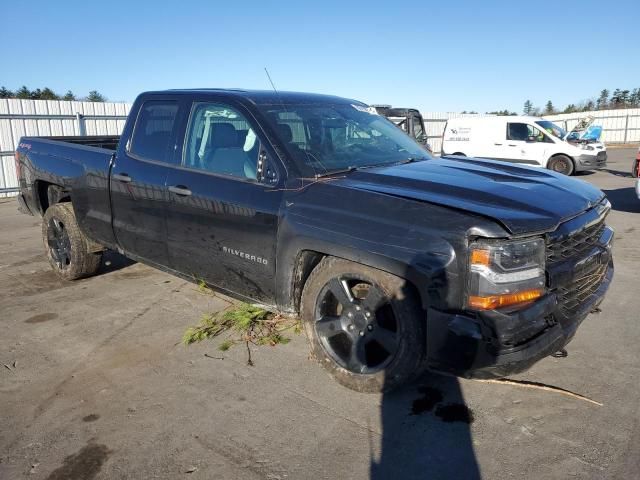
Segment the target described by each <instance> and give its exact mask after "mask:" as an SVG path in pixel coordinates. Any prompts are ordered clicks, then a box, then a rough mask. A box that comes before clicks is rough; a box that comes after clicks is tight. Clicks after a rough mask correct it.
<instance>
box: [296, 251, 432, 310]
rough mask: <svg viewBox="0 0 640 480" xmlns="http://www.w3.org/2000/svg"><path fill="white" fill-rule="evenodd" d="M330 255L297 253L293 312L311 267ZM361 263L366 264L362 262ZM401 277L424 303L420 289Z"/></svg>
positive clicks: (297, 307) (307, 252) (298, 307)
mask: <svg viewBox="0 0 640 480" xmlns="http://www.w3.org/2000/svg"><path fill="white" fill-rule="evenodd" d="M331 256H333V255H328V254H326V253H322V252H316V251H313V250H303V251H302V252H300V253H299V254H298V258H297V259H296V263H295V270H294V272H293V276H292V279H293V288H292V290H291V291H292V294H293V308H294V311H295V312H299V311H300V302H301V300H302V291H303V290H304V286H305V284H306V283H307V280H308V279H309V275H311V272H312V271H313V269H314V268H316V267H317V266H318V264H319V263H320V262H321V261H322V259H324V258H325V257H331ZM338 258H341V257H338ZM345 260H349V259H345ZM349 261H350V262H353V260H349ZM353 263H360V262H353ZM361 265H366V264H364V263H362V264H361ZM367 266H368V267H371V268H376V267H373V266H371V265H367ZM379 270H380V269H379ZM402 278H403V279H404V280H405V282H406V285H407V287H408V288H409V290H410V291H411V293H412V294H414V295H415V296H416V298H417V299H418V301H419V302H420V304H421V305H424V303H423V302H422V300H423V299H422V295H421V294H420V289H419V288H418V287H417V286H416V285H415V284H414V283H413V282H412V281H411V280H409V279H408V278H406V277H405V276H403V277H402Z"/></svg>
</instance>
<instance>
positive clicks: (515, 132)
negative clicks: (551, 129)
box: [507, 123, 553, 143]
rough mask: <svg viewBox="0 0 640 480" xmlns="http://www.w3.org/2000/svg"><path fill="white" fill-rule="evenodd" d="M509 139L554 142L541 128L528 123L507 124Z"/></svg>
mask: <svg viewBox="0 0 640 480" xmlns="http://www.w3.org/2000/svg"><path fill="white" fill-rule="evenodd" d="M507 140H518V141H522V142H526V141H529V142H543V143H553V141H552V140H551V139H550V138H549V137H547V135H545V134H544V133H542V131H541V130H540V129H538V128H536V127H534V126H532V125H529V124H528V123H509V124H507Z"/></svg>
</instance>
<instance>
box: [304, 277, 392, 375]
mask: <svg viewBox="0 0 640 480" xmlns="http://www.w3.org/2000/svg"><path fill="white" fill-rule="evenodd" d="M314 329H315V332H316V335H317V337H318V338H319V340H320V344H321V346H322V348H323V349H324V351H325V352H326V353H327V355H329V357H331V358H332V359H333V360H334V361H335V362H336V363H337V364H338V365H340V366H341V367H342V368H345V369H346V370H349V371H350V372H353V373H358V374H373V373H376V372H379V371H381V370H384V369H385V368H386V367H387V366H388V365H389V364H390V363H391V362H392V361H393V359H394V358H395V356H396V353H397V351H398V348H399V343H400V342H399V340H400V332H399V323H398V321H397V318H396V315H395V312H394V310H393V308H392V305H391V302H390V300H389V298H388V297H387V295H386V294H385V293H384V292H383V290H382V289H381V288H380V287H379V286H377V285H375V284H374V283H372V282H369V281H367V280H365V279H362V278H358V277H357V276H342V277H337V278H333V279H331V280H330V281H329V282H328V283H327V284H326V285H325V286H324V287H323V288H322V290H321V291H320V295H319V296H318V300H317V302H316V308H315V322H314Z"/></svg>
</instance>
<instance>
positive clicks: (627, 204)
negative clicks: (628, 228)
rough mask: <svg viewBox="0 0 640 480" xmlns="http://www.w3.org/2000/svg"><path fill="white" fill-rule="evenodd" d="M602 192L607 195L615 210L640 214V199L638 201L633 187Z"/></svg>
mask: <svg viewBox="0 0 640 480" xmlns="http://www.w3.org/2000/svg"><path fill="white" fill-rule="evenodd" d="M602 191H603V192H604V193H605V194H606V195H607V198H608V199H609V201H610V202H611V208H612V209H613V210H617V211H618V212H630V213H640V199H638V197H637V195H636V191H635V188H634V187H633V186H631V187H625V188H616V189H613V190H602Z"/></svg>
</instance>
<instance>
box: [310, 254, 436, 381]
mask: <svg viewBox="0 0 640 480" xmlns="http://www.w3.org/2000/svg"><path fill="white" fill-rule="evenodd" d="M416 297H417V295H415V294H414V293H413V290H412V289H411V288H410V286H409V285H408V284H407V283H406V281H405V280H403V279H402V278H399V277H396V276H394V275H391V274H389V273H386V272H382V271H380V270H376V269H373V268H370V267H367V266H364V265H360V264H357V263H353V262H350V261H347V260H343V259H339V258H334V257H327V258H325V259H323V260H322V261H321V262H320V263H319V264H318V266H317V267H316V268H315V269H314V270H313V271H312V272H311V275H310V276H309V278H308V280H307V282H306V283H305V286H304V290H303V293H302V302H301V308H300V313H301V317H302V323H303V325H304V329H305V332H306V334H307V337H308V338H309V343H310V344H311V352H312V354H313V356H314V357H315V358H316V360H317V361H318V362H319V363H320V364H321V365H322V366H323V367H324V368H325V369H326V370H327V371H328V372H329V374H330V375H331V376H332V377H333V378H334V379H335V380H336V381H338V382H339V383H340V384H342V385H344V386H345V387H347V388H350V389H352V390H356V391H358V392H369V393H374V392H384V391H389V390H392V389H394V388H396V387H398V386H400V385H402V384H403V383H404V382H406V381H407V380H408V379H409V378H411V377H412V375H413V374H414V373H415V372H416V370H417V369H418V367H419V366H420V365H421V363H422V359H423V356H424V353H425V330H424V328H425V322H426V317H425V316H424V315H423V310H422V308H421V307H420V303H419V301H418V299H417V298H416ZM392 350H394V351H392Z"/></svg>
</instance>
